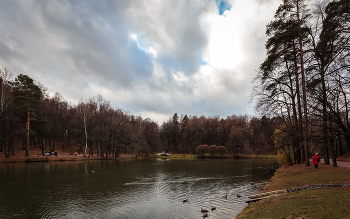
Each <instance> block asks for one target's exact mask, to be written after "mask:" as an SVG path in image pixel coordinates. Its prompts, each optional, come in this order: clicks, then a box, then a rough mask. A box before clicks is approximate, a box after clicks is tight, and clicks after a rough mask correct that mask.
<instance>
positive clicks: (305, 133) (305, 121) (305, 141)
mask: <svg viewBox="0 0 350 219" xmlns="http://www.w3.org/2000/svg"><path fill="white" fill-rule="evenodd" d="M296 2H297V18H298V29H299V53H300V68H301V80H302V88H303V102H304V125H305V126H304V148H305V161H306V166H310V161H309V148H308V144H307V143H308V119H307V104H306V86H305V71H304V54H303V39H302V35H301V23H300V14H299V0H297V1H296Z"/></svg>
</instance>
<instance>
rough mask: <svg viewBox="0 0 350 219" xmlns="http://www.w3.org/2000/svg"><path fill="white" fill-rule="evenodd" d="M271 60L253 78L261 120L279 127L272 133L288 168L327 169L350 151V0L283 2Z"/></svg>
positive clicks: (272, 30)
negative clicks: (314, 161) (315, 163)
mask: <svg viewBox="0 0 350 219" xmlns="http://www.w3.org/2000/svg"><path fill="white" fill-rule="evenodd" d="M266 35H267V36H268V40H267V43H266V50H267V58H266V59H265V61H264V62H263V63H262V64H261V65H260V68H259V70H258V71H257V73H256V75H255V79H254V81H255V83H257V85H256V87H255V89H254V93H253V98H255V100H256V101H257V105H256V109H257V110H258V112H260V113H261V114H262V115H265V116H266V117H270V118H276V119H278V120H279V121H280V122H281V124H280V125H279V126H278V127H277V129H276V130H275V132H274V134H273V139H274V143H275V146H276V147H277V149H278V151H279V154H280V155H281V156H284V157H285V159H286V161H287V162H289V163H290V164H293V163H300V162H302V161H305V162H306V165H309V157H310V153H311V152H316V151H318V152H321V154H322V155H324V159H325V164H329V159H330V157H332V159H333V165H335V166H336V160H335V159H336V157H337V155H341V156H342V155H343V153H345V152H348V151H349V150H350V123H349V109H350V108H349V107H350V106H349V100H350V97H349V92H350V77H349V76H350V74H349V70H350V63H349V61H350V60H349V52H350V43H349V39H350V1H349V0H340V1H329V0H322V1H306V0H305V1H304V0H284V1H283V3H282V4H281V5H280V6H279V7H278V9H277V11H276V13H275V16H274V19H273V20H272V21H271V22H270V23H269V24H268V25H267V28H266Z"/></svg>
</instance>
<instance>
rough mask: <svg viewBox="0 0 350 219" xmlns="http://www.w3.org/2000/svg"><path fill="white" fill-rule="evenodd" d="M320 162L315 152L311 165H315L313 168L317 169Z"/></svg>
mask: <svg viewBox="0 0 350 219" xmlns="http://www.w3.org/2000/svg"><path fill="white" fill-rule="evenodd" d="M320 161H321V158H320V155H318V153H317V152H316V154H315V155H314V157H313V158H312V163H313V164H314V165H315V168H316V169H318V163H319V162H320Z"/></svg>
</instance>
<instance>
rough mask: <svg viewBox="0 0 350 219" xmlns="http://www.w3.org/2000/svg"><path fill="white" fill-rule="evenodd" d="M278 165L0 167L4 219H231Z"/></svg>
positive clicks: (96, 163) (254, 162)
mask: <svg viewBox="0 0 350 219" xmlns="http://www.w3.org/2000/svg"><path fill="white" fill-rule="evenodd" d="M272 165H276V162H274V161H266V160H228V159H223V160H221V159H217V160H204V161H203V160H196V161H171V160H163V159H161V160H146V161H137V162H118V161H92V162H91V161H90V162H71V163H70V162H64V163H27V164H26V163H19V164H0V176H1V178H0V218H40V217H42V218H170V217H172V218H201V217H202V215H203V213H201V209H207V210H209V212H208V214H209V218H232V217H235V216H236V215H237V214H238V213H239V212H240V211H241V210H242V209H243V208H244V207H245V206H246V204H245V202H244V200H245V198H244V197H245V196H247V195H250V194H253V193H258V192H259V191H260V190H261V189H262V188H263V187H264V186H265V185H266V183H267V181H268V179H269V178H270V177H271V175H266V176H263V174H264V173H265V172H266V170H268V169H269V168H270V166H272ZM251 181H253V182H255V183H254V184H255V185H256V187H253V186H251V185H250V182H251ZM237 195H240V196H241V198H239V197H237ZM185 199H187V200H188V202H183V200H185ZM212 207H216V210H214V211H211V210H210V209H211V208H212Z"/></svg>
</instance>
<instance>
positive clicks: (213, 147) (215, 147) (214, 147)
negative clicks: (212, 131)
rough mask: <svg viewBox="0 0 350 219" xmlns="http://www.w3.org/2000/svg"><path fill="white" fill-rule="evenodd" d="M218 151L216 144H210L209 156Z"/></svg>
mask: <svg viewBox="0 0 350 219" xmlns="http://www.w3.org/2000/svg"><path fill="white" fill-rule="evenodd" d="M217 152H218V147H217V146H216V145H210V147H209V153H210V154H211V157H213V156H214V154H216V153H217Z"/></svg>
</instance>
